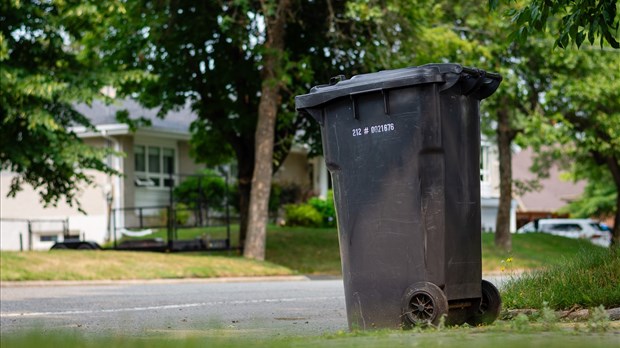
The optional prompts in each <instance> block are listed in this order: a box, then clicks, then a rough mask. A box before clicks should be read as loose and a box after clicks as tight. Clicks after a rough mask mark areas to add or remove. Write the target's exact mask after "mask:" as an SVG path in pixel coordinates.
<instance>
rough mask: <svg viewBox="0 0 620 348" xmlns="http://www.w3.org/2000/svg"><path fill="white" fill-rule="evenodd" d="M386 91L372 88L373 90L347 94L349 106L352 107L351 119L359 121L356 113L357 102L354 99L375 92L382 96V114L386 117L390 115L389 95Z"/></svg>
mask: <svg viewBox="0 0 620 348" xmlns="http://www.w3.org/2000/svg"><path fill="white" fill-rule="evenodd" d="M387 91H388V90H387V89H386V88H373V89H367V90H364V91H358V92H351V93H349V98H350V99H351V104H352V105H353V117H354V118H355V119H356V120H359V119H360V116H359V113H358V111H357V109H358V108H357V102H356V101H355V97H357V96H358V95H360V94H366V93H375V92H381V94H382V95H383V112H384V113H385V114H386V115H389V114H390V94H389V93H387Z"/></svg>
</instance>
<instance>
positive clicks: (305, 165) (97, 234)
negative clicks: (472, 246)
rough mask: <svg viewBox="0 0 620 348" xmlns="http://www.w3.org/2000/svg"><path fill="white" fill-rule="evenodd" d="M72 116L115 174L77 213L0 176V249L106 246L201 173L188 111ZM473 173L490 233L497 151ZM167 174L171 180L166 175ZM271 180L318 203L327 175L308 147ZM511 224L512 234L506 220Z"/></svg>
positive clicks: (154, 214) (485, 155)
mask: <svg viewBox="0 0 620 348" xmlns="http://www.w3.org/2000/svg"><path fill="white" fill-rule="evenodd" d="M121 109H126V110H127V111H128V112H129V115H130V116H131V117H132V118H136V117H144V118H146V119H149V120H151V125H150V126H148V127H146V126H142V127H139V128H138V129H137V130H136V131H135V132H132V131H131V129H130V128H129V126H128V125H126V124H123V123H119V122H118V121H117V120H116V116H115V115H116V112H117V111H118V110H121ZM78 111H80V112H81V113H83V114H84V115H86V116H87V117H88V118H89V119H90V120H91V122H92V124H93V125H94V126H95V127H96V131H91V130H87V129H78V128H76V129H75V131H76V132H77V133H78V134H79V136H80V137H82V139H83V140H84V141H85V142H86V143H87V144H90V145H94V146H101V147H109V148H111V149H114V150H115V151H117V152H122V153H125V154H126V156H124V157H120V156H110V157H109V158H108V164H109V165H110V166H111V167H112V168H114V169H116V170H118V171H119V172H121V173H123V176H122V177H120V176H108V175H105V174H102V173H99V172H92V173H90V174H91V175H93V176H94V182H95V185H94V186H91V187H88V188H86V189H84V190H83V192H82V193H81V195H80V197H79V200H80V202H81V204H82V208H83V210H84V211H85V212H86V214H85V215H84V214H81V213H79V212H78V211H77V209H76V208H74V207H69V206H67V205H66V204H64V203H62V202H61V203H59V205H58V207H53V208H44V207H43V205H42V204H41V203H40V202H39V196H38V193H37V192H35V191H34V190H33V189H32V188H30V187H24V190H23V191H22V192H20V193H19V194H18V195H17V196H16V197H15V198H7V197H6V192H8V188H9V185H10V182H11V178H12V177H13V174H12V173H8V172H4V171H3V172H2V173H1V175H0V191H1V194H2V195H1V197H0V204H1V205H0V207H1V209H0V220H1V221H0V222H1V226H0V228H1V232H0V249H2V250H20V249H28V248H32V249H40V250H45V249H49V248H50V247H51V246H52V245H53V244H54V242H56V241H61V240H63V236H66V235H69V236H75V237H79V238H81V239H83V240H91V241H96V242H99V243H103V242H105V241H109V240H111V239H112V238H113V237H114V235H113V231H114V228H113V226H116V228H119V227H121V228H123V227H130V226H137V225H138V222H142V220H143V219H151V220H153V219H161V213H162V210H163V209H165V207H166V206H167V205H169V202H170V199H171V194H170V192H171V186H174V185H177V184H178V183H179V181H180V180H183V177H182V176H181V175H180V174H193V173H196V172H197V171H199V170H200V169H202V168H204V166H202V165H199V164H197V163H195V162H194V161H193V160H192V159H191V158H190V156H189V148H190V147H189V140H190V136H191V135H190V132H189V126H190V124H191V122H192V121H193V120H194V119H195V117H196V116H195V115H194V114H193V113H192V112H191V110H190V109H189V108H183V109H181V110H179V111H174V112H170V113H169V114H168V115H167V117H166V118H164V119H160V118H157V117H156V112H157V110H148V109H144V108H143V107H141V106H140V105H139V104H137V103H136V102H134V101H131V100H125V101H123V102H122V103H119V104H114V105H106V104H103V103H101V102H97V101H95V102H94V103H93V104H92V106H91V107H88V106H86V105H80V106H79V107H78ZM480 171H481V172H480V180H481V208H482V216H481V217H482V229H483V230H484V231H492V230H494V227H495V217H496V215H497V206H498V197H499V192H498V190H497V187H498V183H499V172H498V164H497V152H496V151H495V148H494V146H492V145H491V144H490V143H488V142H485V141H483V143H482V146H481V162H480ZM170 172H172V173H176V175H173V176H171V175H169V173H170ZM274 182H277V183H280V184H281V185H288V184H292V185H298V186H300V187H302V188H304V189H305V190H306V191H310V192H312V193H313V194H315V195H318V196H322V197H325V196H326V195H327V190H328V187H329V175H328V171H327V168H326V166H325V162H324V160H323V159H322V158H320V157H315V158H308V149H307V148H306V147H305V146H304V145H299V144H297V145H294V146H293V148H292V150H291V152H290V154H289V156H288V157H287V159H286V161H285V162H284V163H283V165H282V166H281V167H280V169H279V170H278V172H277V173H275V174H274ZM512 215H513V217H514V212H513V214H512ZM512 220H515V219H514V218H513V219H512ZM512 226H513V230H515V229H516V227H515V224H514V221H513V223H512Z"/></svg>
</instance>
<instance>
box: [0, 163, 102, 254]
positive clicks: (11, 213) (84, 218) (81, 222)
mask: <svg viewBox="0 0 620 348" xmlns="http://www.w3.org/2000/svg"><path fill="white" fill-rule="evenodd" d="M88 174H89V175H91V176H92V177H93V179H94V180H93V181H94V185H92V186H89V187H88V188H86V189H84V190H83V191H82V192H80V194H79V195H78V200H79V201H80V203H81V207H82V209H83V210H84V211H85V212H86V215H84V214H82V213H80V212H79V211H78V210H77V208H76V207H70V206H69V205H67V204H66V203H64V202H59V203H58V206H56V207H48V208H45V206H44V205H43V204H42V203H41V202H40V198H39V194H38V192H37V191H35V190H34V189H32V188H31V187H30V186H28V185H24V186H23V190H22V191H20V192H19V193H18V194H17V195H16V196H15V197H14V198H7V197H6V193H7V192H8V190H9V187H10V183H11V180H12V178H13V177H14V174H12V173H8V172H2V174H1V175H0V192H1V194H2V197H0V201H1V209H0V217H1V218H2V225H1V229H0V249H1V250H19V249H20V242H19V235H20V234H22V246H23V248H24V249H27V248H28V246H29V244H30V241H29V240H28V223H27V222H26V220H30V221H32V231H33V237H32V241H31V243H32V247H33V249H35V250H41V249H49V247H50V246H51V245H52V244H53V241H48V242H42V241H41V236H53V235H56V236H57V239H58V240H62V235H63V228H62V224H61V223H60V222H55V223H52V222H38V220H46V221H47V220H56V221H61V220H64V219H68V221H69V233H70V234H71V235H80V236H83V237H85V238H87V239H89V240H94V241H98V242H103V240H104V239H105V236H106V228H107V225H106V221H107V220H106V216H107V215H106V214H107V203H106V196H105V190H106V186H107V185H108V183H109V179H108V177H107V176H106V175H104V174H102V173H99V172H95V171H89V172H88ZM15 220H22V221H21V222H19V221H15Z"/></svg>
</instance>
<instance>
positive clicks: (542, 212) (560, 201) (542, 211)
mask: <svg viewBox="0 0 620 348" xmlns="http://www.w3.org/2000/svg"><path fill="white" fill-rule="evenodd" d="M534 156H535V154H534V152H533V151H532V149H530V148H527V149H523V150H522V151H520V152H518V153H516V154H514V155H513V157H512V176H513V179H514V180H521V181H527V180H533V179H535V178H536V175H535V174H534V173H532V172H531V171H530V167H531V166H532V158H533V157H534ZM540 186H541V188H540V190H536V191H530V192H525V193H523V194H521V195H517V196H516V198H515V199H516V201H517V227H521V226H523V225H525V224H526V223H527V222H529V221H532V220H535V219H541V218H556V217H567V215H566V214H564V215H562V214H558V210H559V209H560V208H562V207H564V206H565V205H566V204H568V203H570V202H571V201H573V200H575V199H577V198H579V196H581V194H582V193H583V190H584V188H585V186H586V182H585V181H578V182H572V181H566V180H562V179H561V170H560V169H559V168H558V166H557V165H554V166H552V167H551V168H550V170H549V177H547V178H544V179H540Z"/></svg>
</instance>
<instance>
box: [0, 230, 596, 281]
mask: <svg viewBox="0 0 620 348" xmlns="http://www.w3.org/2000/svg"><path fill="white" fill-rule="evenodd" d="M205 233H206V234H208V235H209V236H211V238H224V237H225V233H226V230H225V228H223V227H216V228H208V229H185V230H179V231H178V235H179V238H183V239H192V238H196V237H200V236H202V235H203V234H205ZM155 236H159V237H164V236H165V231H158V232H156V234H155ZM149 237H150V238H152V237H153V236H149ZM231 238H232V242H233V245H235V244H236V242H237V238H238V227H237V226H234V227H233V228H232V236H231ZM599 249H601V248H600V247H596V246H594V245H591V244H590V243H588V242H587V241H583V240H573V239H567V238H561V237H555V236H550V235H546V234H518V235H513V251H512V252H510V253H506V252H503V251H500V250H497V249H496V248H495V247H494V245H493V235H492V234H487V233H485V234H483V235H482V250H483V252H482V261H483V271H484V272H501V271H503V272H511V271H516V270H522V269H538V268H542V267H545V266H549V265H559V264H562V262H563V257H570V256H572V255H575V254H577V253H578V252H579V251H580V250H586V251H587V250H599ZM266 255H267V256H266V258H267V261H268V262H266V263H261V262H254V261H250V260H245V259H243V258H241V257H240V256H239V255H238V252H236V251H230V252H199V253H174V254H163V253H149V252H119V251H64V250H61V251H38V252H6V251H3V252H1V253H0V261H1V263H0V270H1V272H0V280H64V279H66V280H82V279H83V280H91V279H154V278H189V277H223V276H252V275H257V276H261V275H286V274H326V275H340V274H341V266H340V252H339V248H338V233H337V231H336V229H329V228H328V229H314V228H293V227H277V226H270V227H269V233H268V238H267V254H266Z"/></svg>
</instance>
